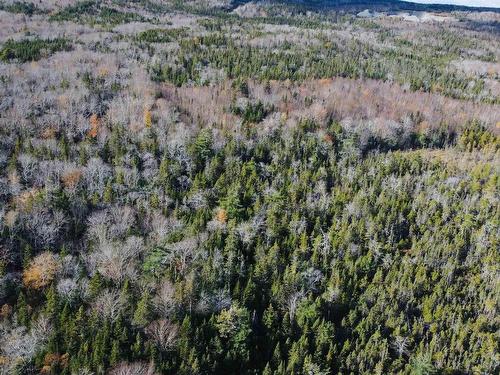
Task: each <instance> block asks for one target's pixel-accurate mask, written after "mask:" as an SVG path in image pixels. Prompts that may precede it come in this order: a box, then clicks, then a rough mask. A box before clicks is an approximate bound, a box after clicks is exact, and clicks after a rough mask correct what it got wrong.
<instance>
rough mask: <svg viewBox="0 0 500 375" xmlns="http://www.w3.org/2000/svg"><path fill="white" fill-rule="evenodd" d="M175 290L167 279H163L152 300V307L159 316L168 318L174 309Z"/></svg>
mask: <svg viewBox="0 0 500 375" xmlns="http://www.w3.org/2000/svg"><path fill="white" fill-rule="evenodd" d="M174 294H175V288H174V285H173V284H172V283H171V282H170V281H169V280H167V279H164V280H163V281H162V282H161V284H160V286H159V288H158V290H157V292H156V296H155V297H154V298H153V305H154V306H155V309H156V311H157V312H158V313H159V314H160V316H162V317H164V318H169V317H170V316H171V314H172V312H173V310H174V308H175V299H174Z"/></svg>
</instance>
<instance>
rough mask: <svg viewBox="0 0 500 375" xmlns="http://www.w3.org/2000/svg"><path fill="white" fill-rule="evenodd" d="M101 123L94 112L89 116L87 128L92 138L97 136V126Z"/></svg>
mask: <svg viewBox="0 0 500 375" xmlns="http://www.w3.org/2000/svg"><path fill="white" fill-rule="evenodd" d="M100 125H101V121H100V120H99V117H97V115H96V114H95V113H93V114H92V116H90V130H89V136H90V137H92V138H95V137H97V134H99V127H100Z"/></svg>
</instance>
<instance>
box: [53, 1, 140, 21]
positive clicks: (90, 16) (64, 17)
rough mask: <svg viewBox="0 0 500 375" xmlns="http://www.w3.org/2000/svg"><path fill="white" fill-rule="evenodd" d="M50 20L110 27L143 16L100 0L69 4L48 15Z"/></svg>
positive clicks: (138, 19) (136, 19) (137, 19)
mask: <svg viewBox="0 0 500 375" xmlns="http://www.w3.org/2000/svg"><path fill="white" fill-rule="evenodd" d="M50 20H51V21H74V22H80V23H89V24H92V25H94V24H98V25H103V26H106V27H112V26H115V25H118V24H121V23H128V22H133V21H142V20H143V18H142V17H141V16H139V15H137V14H134V13H128V12H121V11H119V10H116V9H114V8H110V7H107V6H105V5H104V4H102V3H101V2H100V1H94V0H89V1H81V2H77V3H76V4H74V5H69V6H68V7H66V8H63V9H62V10H60V11H59V12H57V13H55V14H52V15H51V16H50Z"/></svg>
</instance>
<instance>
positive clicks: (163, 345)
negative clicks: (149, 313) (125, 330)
mask: <svg viewBox="0 0 500 375" xmlns="http://www.w3.org/2000/svg"><path fill="white" fill-rule="evenodd" d="M178 333H179V327H178V326H177V325H176V324H174V323H172V322H170V321H168V320H166V319H160V320H155V321H153V322H152V323H150V324H149V325H148V326H147V327H146V334H147V335H148V336H149V337H150V338H151V340H153V342H154V343H155V344H156V345H157V346H158V348H159V349H160V350H162V351H167V350H170V349H171V348H172V347H173V346H174V345H175V342H176V340H177V336H178Z"/></svg>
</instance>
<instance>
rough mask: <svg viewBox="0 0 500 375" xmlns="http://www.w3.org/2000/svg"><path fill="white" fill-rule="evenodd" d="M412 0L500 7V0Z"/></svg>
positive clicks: (416, 0) (425, 2) (426, 2)
mask: <svg viewBox="0 0 500 375" xmlns="http://www.w3.org/2000/svg"><path fill="white" fill-rule="evenodd" d="M411 2H412V3H421V4H452V5H468V6H474V7H490V8H500V0H411Z"/></svg>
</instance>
